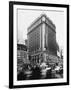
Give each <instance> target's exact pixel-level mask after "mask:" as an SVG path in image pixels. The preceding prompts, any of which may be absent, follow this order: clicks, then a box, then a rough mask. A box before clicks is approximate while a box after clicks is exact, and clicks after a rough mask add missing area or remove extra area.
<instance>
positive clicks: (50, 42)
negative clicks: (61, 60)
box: [27, 14, 58, 64]
mask: <svg viewBox="0 0 71 90" xmlns="http://www.w3.org/2000/svg"><path fill="white" fill-rule="evenodd" d="M27 37H28V52H29V56H30V57H31V62H32V63H34V64H37V63H41V62H43V61H45V62H49V60H50V61H51V63H52V61H53V62H54V61H57V50H58V45H57V42H56V26H55V25H54V24H53V22H52V21H51V20H50V19H49V18H48V17H47V16H46V15H45V14H42V15H41V16H40V17H38V18H37V19H36V20H35V21H34V22H33V23H32V24H31V25H30V26H29V27H28V33H27Z"/></svg>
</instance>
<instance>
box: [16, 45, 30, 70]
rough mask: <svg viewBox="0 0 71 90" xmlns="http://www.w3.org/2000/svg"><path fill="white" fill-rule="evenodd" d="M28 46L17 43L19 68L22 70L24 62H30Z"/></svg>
mask: <svg viewBox="0 0 71 90" xmlns="http://www.w3.org/2000/svg"><path fill="white" fill-rule="evenodd" d="M28 63H29V60H28V53H27V46H25V45H23V44H17V70H18V72H19V71H21V69H22V67H23V64H28Z"/></svg>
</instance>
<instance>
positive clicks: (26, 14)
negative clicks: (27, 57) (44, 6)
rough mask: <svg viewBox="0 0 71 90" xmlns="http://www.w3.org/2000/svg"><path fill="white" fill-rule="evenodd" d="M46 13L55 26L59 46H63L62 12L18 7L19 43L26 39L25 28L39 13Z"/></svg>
mask: <svg viewBox="0 0 71 90" xmlns="http://www.w3.org/2000/svg"><path fill="white" fill-rule="evenodd" d="M43 13H44V14H46V15H47V17H49V18H50V20H52V22H53V23H54V24H55V26H56V40H57V43H58V45H59V46H61V47H63V43H64V38H63V36H64V12H56V11H37V10H24V9H22V10H20V9H18V35H17V39H18V41H19V42H20V43H24V40H25V39H27V28H28V27H29V26H30V25H31V23H32V22H33V21H34V20H35V19H36V18H38V17H40V15H41V14H43Z"/></svg>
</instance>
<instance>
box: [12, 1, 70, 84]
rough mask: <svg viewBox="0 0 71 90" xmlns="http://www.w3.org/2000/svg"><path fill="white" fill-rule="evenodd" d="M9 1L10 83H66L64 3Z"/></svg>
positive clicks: (66, 50) (65, 18) (65, 11)
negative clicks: (10, 34) (10, 19)
mask: <svg viewBox="0 0 71 90" xmlns="http://www.w3.org/2000/svg"><path fill="white" fill-rule="evenodd" d="M11 3H12V2H11ZM16 4H17V5H16ZM12 5H13V17H12V18H13V21H12V22H13V27H12V29H13V85H14V86H17V85H23V86H26V85H29V86H30V85H39V84H40V85H43V86H44V84H47V85H46V86H48V85H51V84H55V83H58V84H60V83H61V84H62V83H65V84H68V75H67V73H68V71H67V70H68V66H67V65H68V62H69V61H68V60H67V58H68V56H67V52H68V49H67V47H68V45H67V42H68V41H67V40H68V39H67V38H68V37H67V35H68V34H69V33H68V32H69V30H68V26H67V25H68V24H67V23H68V20H67V18H68V14H67V12H68V11H67V10H68V5H66V6H65V5H64V6H63V5H60V6H59V5H58V6H57V5H53V4H52V5H50V4H38V3H36V4H35V3H32V4H31V3H24V2H23V3H20V4H19V3H12ZM12 29H11V30H12ZM67 31H68V32H67Z"/></svg>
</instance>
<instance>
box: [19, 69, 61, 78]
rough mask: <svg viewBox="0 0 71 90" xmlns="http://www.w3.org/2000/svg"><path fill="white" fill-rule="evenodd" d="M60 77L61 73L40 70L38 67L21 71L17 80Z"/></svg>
mask: <svg viewBox="0 0 71 90" xmlns="http://www.w3.org/2000/svg"><path fill="white" fill-rule="evenodd" d="M53 78H62V75H60V74H56V73H53V72H52V71H51V70H48V71H45V72H44V71H41V70H40V69H39V68H36V69H33V70H32V71H25V72H21V73H19V75H18V80H34V79H53Z"/></svg>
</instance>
